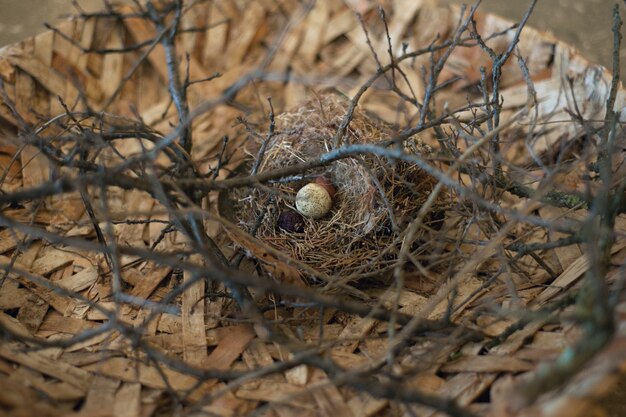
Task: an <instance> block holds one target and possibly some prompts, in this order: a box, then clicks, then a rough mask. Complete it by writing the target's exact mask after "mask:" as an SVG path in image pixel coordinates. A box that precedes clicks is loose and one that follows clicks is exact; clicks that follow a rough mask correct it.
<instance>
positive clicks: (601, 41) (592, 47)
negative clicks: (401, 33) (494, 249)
mask: <svg viewBox="0 0 626 417" xmlns="http://www.w3.org/2000/svg"><path fill="white" fill-rule="evenodd" d="M251 1H254V0H251ZM416 1H417V0H416ZM442 1H443V2H446V3H456V4H461V3H470V4H472V3H471V2H468V1H467V0H465V1H463V0H442ZM77 3H78V4H79V5H80V7H82V8H84V9H86V10H92V11H93V10H95V9H98V8H100V7H101V6H102V0H78V1H77ZM528 3H529V1H528V0H517V1H502V0H484V1H483V4H482V6H481V7H482V10H483V11H489V12H493V13H497V14H499V15H501V16H504V17H507V18H509V19H513V20H519V19H520V18H521V16H523V14H524V12H525V10H526V8H527V7H528ZM613 4H614V2H611V1H606V0H549V1H540V2H539V4H538V6H537V9H536V11H535V13H534V14H533V16H532V18H531V25H533V26H534V27H536V28H538V29H542V30H549V31H551V32H553V33H554V34H555V35H556V36H557V38H559V39H561V40H563V41H566V42H568V43H570V44H572V45H575V46H576V47H577V48H578V49H579V50H580V51H581V52H582V53H583V55H584V56H585V57H587V58H588V59H589V60H590V61H592V62H595V63H599V64H602V65H604V66H607V67H610V65H611V50H612V49H611V45H612V34H611V25H612V16H611V14H612V8H613ZM0 10H2V13H0V45H6V44H9V43H13V42H16V41H19V40H21V39H24V38H25V37H27V36H30V35H33V34H35V33H38V32H41V31H43V30H44V28H43V26H42V24H43V22H49V23H54V22H55V21H58V20H59V19H60V18H62V16H63V15H67V14H68V13H71V12H72V11H73V10H75V9H74V8H73V7H72V0H0ZM624 58H626V48H622V59H623V60H624Z"/></svg>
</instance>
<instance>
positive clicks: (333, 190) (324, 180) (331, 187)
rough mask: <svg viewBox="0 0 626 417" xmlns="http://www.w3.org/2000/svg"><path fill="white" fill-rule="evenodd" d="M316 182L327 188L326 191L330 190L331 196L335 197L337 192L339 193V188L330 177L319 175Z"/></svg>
mask: <svg viewBox="0 0 626 417" xmlns="http://www.w3.org/2000/svg"><path fill="white" fill-rule="evenodd" d="M314 182H315V183H316V184H319V185H321V186H322V187H324V188H326V191H328V194H330V198H335V194H337V189H336V188H335V186H334V185H333V183H332V182H331V181H330V180H329V179H328V177H317V178H315V181H314Z"/></svg>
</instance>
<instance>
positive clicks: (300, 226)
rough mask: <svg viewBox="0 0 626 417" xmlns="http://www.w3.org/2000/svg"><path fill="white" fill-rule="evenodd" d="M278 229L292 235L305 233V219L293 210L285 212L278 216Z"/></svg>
mask: <svg viewBox="0 0 626 417" xmlns="http://www.w3.org/2000/svg"><path fill="white" fill-rule="evenodd" d="M278 227H279V228H281V229H283V230H286V231H287V232H292V233H302V232H304V219H303V218H302V216H301V215H300V214H299V213H296V212H295V211H292V210H287V211H283V212H282V213H280V216H278Z"/></svg>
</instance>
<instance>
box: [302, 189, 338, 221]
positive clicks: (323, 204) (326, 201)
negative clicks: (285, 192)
mask: <svg viewBox="0 0 626 417" xmlns="http://www.w3.org/2000/svg"><path fill="white" fill-rule="evenodd" d="M332 206H333V199H332V198H331V196H330V194H329V193H328V191H327V190H326V188H325V187H324V186H322V185H320V184H316V183H314V182H312V183H310V184H307V185H305V186H304V187H302V188H300V191H298V194H296V208H297V209H298V211H299V212H300V213H302V215H303V216H306V217H310V218H312V219H319V218H321V217H324V216H325V215H326V214H327V213H328V212H329V211H330V209H331V207H332Z"/></svg>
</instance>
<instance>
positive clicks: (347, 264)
mask: <svg viewBox="0 0 626 417" xmlns="http://www.w3.org/2000/svg"><path fill="white" fill-rule="evenodd" d="M348 104H349V103H348V101H347V100H346V99H344V98H343V97H339V96H337V95H327V96H324V97H322V98H318V99H315V100H311V101H308V102H306V103H304V104H303V105H302V106H300V107H299V108H298V109H296V110H295V111H292V112H287V113H283V114H281V115H279V116H277V118H276V126H277V133H276V134H275V135H274V136H273V137H272V138H271V139H270V142H269V143H268V146H267V149H266V153H265V156H264V158H263V161H262V163H261V164H260V167H259V172H264V171H271V170H273V169H277V168H282V167H286V166H292V165H295V164H298V163H302V162H304V161H307V160H310V159H312V158H315V157H316V156H318V155H320V154H322V153H325V152H328V151H330V150H331V143H332V139H333V136H334V134H335V132H336V130H337V128H338V127H339V125H340V124H341V121H342V118H343V116H344V115H345V113H346V110H347V108H348ZM391 133H392V132H391V129H390V128H389V127H387V126H385V125H383V124H380V123H376V122H374V121H372V120H371V119H370V118H368V117H367V116H366V115H364V114H363V113H361V112H359V111H357V112H355V114H354V117H353V119H352V121H351V123H350V126H349V129H348V132H347V134H346V136H347V141H349V143H355V144H356V143H373V142H378V141H380V140H386V139H389V138H390V137H391ZM409 144H410V146H408V147H407V149H406V150H407V151H410V152H414V153H417V152H419V153H420V154H421V155H422V156H424V157H428V154H430V153H431V150H430V148H429V147H428V146H425V145H423V144H421V142H420V141H419V139H416V138H412V139H411V140H410V141H409ZM409 149H410V150H409ZM250 154H251V155H256V149H253V150H251V152H250ZM317 176H325V177H326V178H328V179H330V180H331V182H332V183H333V185H334V186H335V187H336V189H337V194H336V196H335V198H334V202H333V208H332V209H331V212H330V213H329V214H328V215H327V216H325V217H324V218H322V219H318V220H313V219H308V218H305V219H304V221H305V227H304V232H302V233H298V232H289V231H286V230H284V229H282V228H280V227H279V226H278V218H279V216H280V214H281V213H282V212H284V211H285V210H293V211H295V210H296V209H295V204H294V199H295V195H296V193H297V191H298V190H299V189H300V188H301V187H302V186H304V185H305V184H307V183H308V182H310V181H311V180H312V179H314V178H316V177H317ZM435 184H436V180H435V179H434V178H433V177H431V176H430V175H428V174H426V173H425V172H424V171H423V170H421V169H420V168H419V167H417V166H415V165H414V164H410V163H407V162H403V161H396V162H392V161H389V160H387V159H385V158H382V157H379V156H373V155H368V156H359V157H353V158H346V159H342V160H339V161H336V162H335V163H333V164H332V165H330V166H328V167H322V168H319V169H316V170H313V171H312V172H308V173H306V177H305V178H304V179H302V180H298V181H292V182H281V183H275V184H272V185H271V188H270V189H267V188H253V189H248V190H242V191H240V192H239V194H238V195H236V196H235V197H236V198H235V213H236V214H235V215H236V217H237V219H238V220H239V222H240V224H242V225H243V227H244V228H245V229H246V230H247V231H251V230H253V228H254V224H255V223H256V221H257V219H258V216H259V214H260V213H263V221H262V223H261V224H260V227H258V229H257V230H256V236H257V237H258V238H260V239H261V240H262V241H264V242H265V243H267V244H269V245H271V246H272V247H274V248H277V249H279V250H281V251H283V252H285V253H288V254H290V256H291V257H292V258H293V259H296V260H298V261H301V262H303V263H305V264H307V265H308V266H310V267H312V268H313V269H315V270H317V271H319V272H320V273H323V274H325V275H327V276H334V277H340V278H344V279H345V278H348V279H349V280H352V279H354V280H357V279H362V278H374V279H386V278H387V277H389V276H390V274H389V272H390V271H391V270H392V269H393V267H394V265H395V263H396V256H397V252H398V250H399V248H400V244H401V236H402V231H403V230H404V229H405V227H406V225H407V222H408V221H410V220H411V219H413V218H414V217H415V215H416V214H417V212H418V211H419V209H420V208H421V206H422V204H423V203H424V201H425V200H426V199H427V198H428V195H429V193H430V192H431V191H432V189H433V187H434V185H435ZM437 205H438V206H439V207H441V203H438V204H436V206H437ZM435 210H437V209H436V208H435ZM428 223H429V219H427V220H426V221H425V225H426V227H423V228H421V229H420V231H419V232H418V236H417V240H418V241H420V240H421V241H424V240H427V239H428V238H427V237H426V236H425V234H427V233H428V231H429V228H428Z"/></svg>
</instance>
